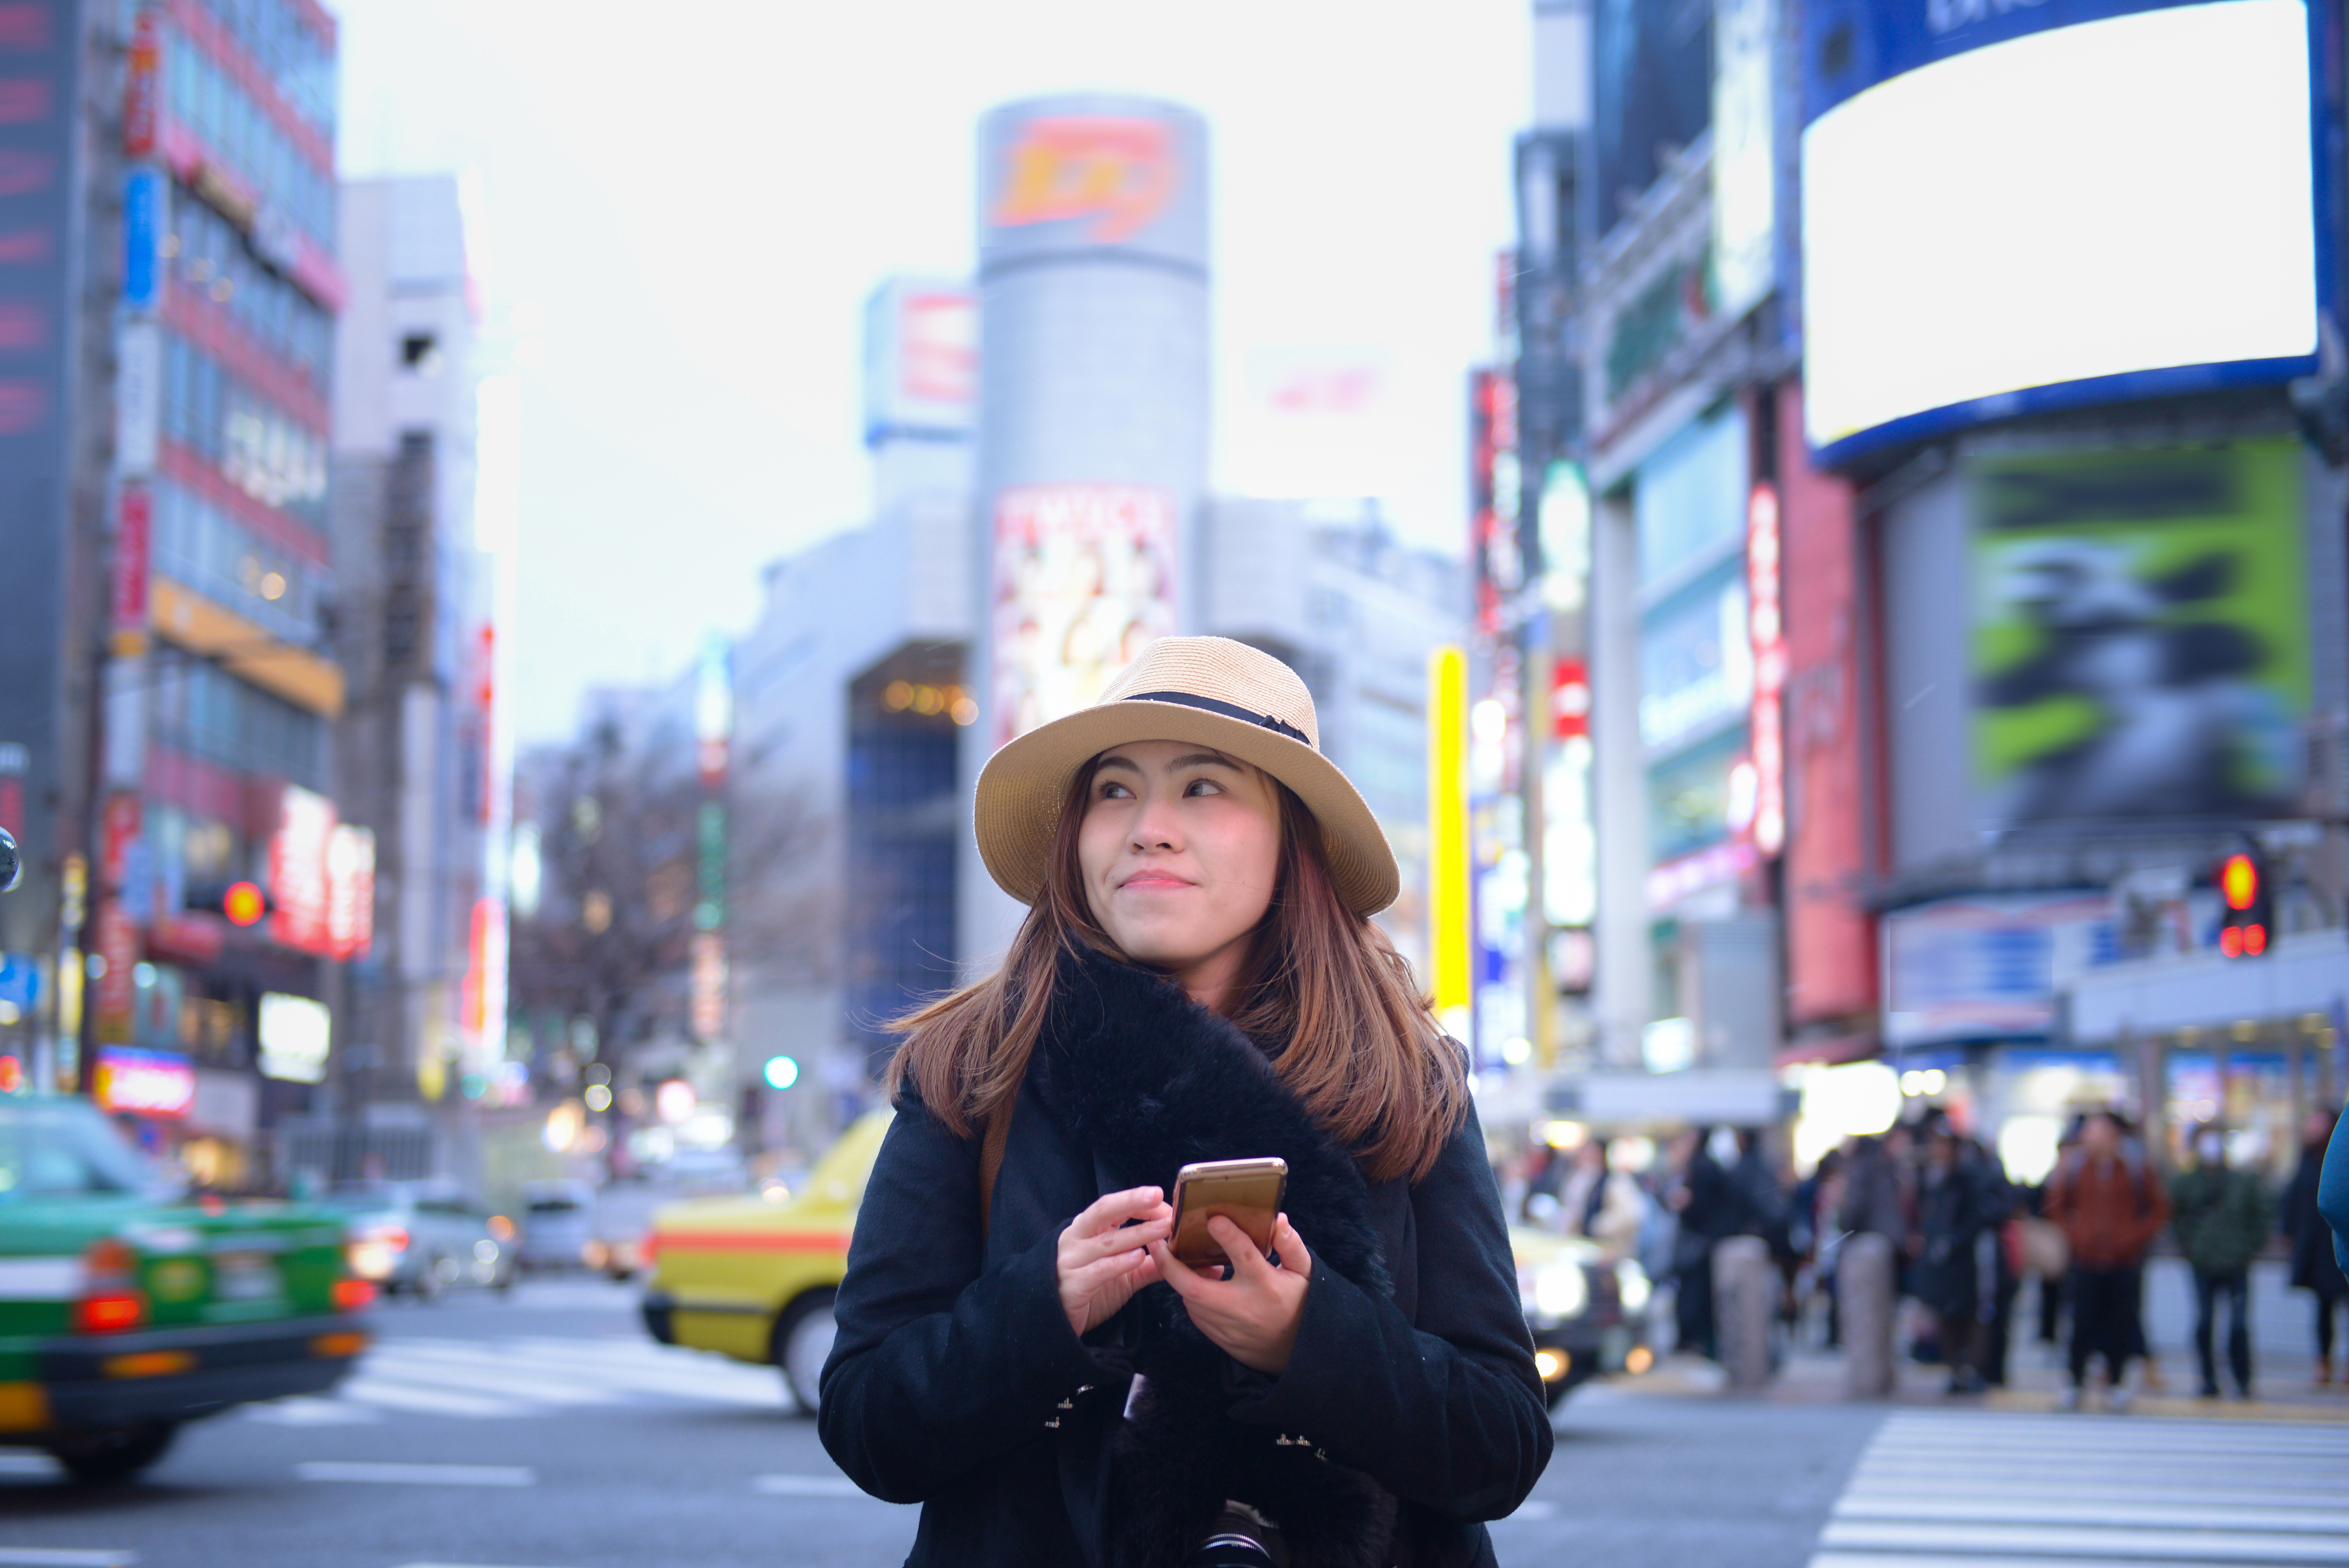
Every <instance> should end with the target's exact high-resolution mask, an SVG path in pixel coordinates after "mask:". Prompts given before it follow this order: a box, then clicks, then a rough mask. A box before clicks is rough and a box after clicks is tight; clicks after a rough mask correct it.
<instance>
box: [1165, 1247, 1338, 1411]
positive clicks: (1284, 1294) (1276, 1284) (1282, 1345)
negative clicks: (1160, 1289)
mask: <svg viewBox="0 0 2349 1568" xmlns="http://www.w3.org/2000/svg"><path fill="white" fill-rule="evenodd" d="M1207 1233H1208V1234H1209V1235H1211V1236H1213V1237H1215V1238H1216V1243H1217V1244H1219V1245H1220V1246H1222V1248H1223V1249H1224V1255H1225V1256H1226V1257H1227V1258H1229V1259H1231V1260H1233V1262H1232V1277H1231V1278H1229V1279H1217V1278H1216V1270H1215V1269H1214V1268H1213V1267H1212V1266H1210V1267H1208V1268H1206V1269H1195V1268H1191V1267H1189V1266H1187V1265H1186V1264H1184V1263H1182V1262H1181V1261H1180V1260H1179V1259H1177V1258H1176V1257H1175V1256H1174V1253H1173V1252H1172V1251H1171V1250H1169V1249H1168V1247H1167V1245H1166V1243H1164V1242H1163V1241H1158V1242H1153V1243H1150V1255H1151V1256H1152V1257H1153V1258H1155V1259H1156V1260H1157V1262H1158V1277H1159V1278H1161V1279H1163V1280H1164V1281H1165V1282H1166V1283H1167V1284H1171V1285H1173V1286H1174V1291H1175V1294H1176V1295H1180V1296H1181V1297H1182V1298H1183V1305H1184V1306H1185V1308H1186V1309H1187V1310H1188V1311H1189V1312H1190V1314H1191V1321H1192V1322H1193V1323H1195V1324H1197V1325H1198V1326H1199V1332H1200V1333H1202V1334H1204V1335H1206V1336H1207V1337H1208V1338H1209V1339H1211V1340H1213V1341H1214V1342H1215V1343H1216V1345H1218V1346H1221V1347H1222V1348H1223V1351H1224V1353H1225V1354H1226V1355H1227V1356H1229V1357H1231V1358H1232V1359H1233V1360H1235V1361H1237V1362H1238V1363H1239V1364H1240V1365H1241V1366H1243V1367H1254V1368H1255V1369H1256V1370H1257V1371H1258V1372H1269V1373H1271V1374H1273V1375H1275V1376H1278V1375H1279V1373H1280V1372H1282V1371H1283V1370H1284V1369H1286V1368H1287V1367H1288V1353H1289V1351H1290V1350H1291V1349H1292V1348H1293V1347H1294V1346H1296V1344H1297V1323H1298V1319H1299V1318H1300V1317H1302V1316H1303V1315H1304V1314H1305V1285H1306V1282H1307V1281H1308V1280H1309V1279H1310V1278H1311V1277H1312V1275H1313V1254H1312V1253H1309V1252H1307V1251H1306V1250H1305V1239H1304V1238H1303V1237H1302V1236H1299V1234H1298V1233H1297V1231H1296V1229H1295V1227H1293V1226H1291V1225H1290V1224H1289V1222H1288V1215H1286V1214H1282V1215H1279V1216H1278V1217H1277V1218H1276V1219H1275V1220H1274V1221H1273V1226H1272V1250H1273V1252H1274V1253H1276V1254H1278V1257H1279V1259H1280V1262H1279V1264H1278V1265H1275V1264H1272V1263H1270V1262H1269V1261H1268V1260H1267V1259H1266V1257H1265V1255H1264V1254H1263V1253H1259V1252H1257V1250H1256V1243H1254V1242H1252V1241H1250V1240H1248V1236H1247V1232H1246V1231H1243V1230H1241V1229H1240V1228H1239V1227H1238V1226H1237V1225H1236V1224H1234V1223H1232V1222H1231V1221H1229V1220H1227V1219H1226V1218H1224V1216H1223V1215H1221V1214H1216V1215H1213V1216H1211V1217H1209V1219H1208V1221H1207Z"/></svg>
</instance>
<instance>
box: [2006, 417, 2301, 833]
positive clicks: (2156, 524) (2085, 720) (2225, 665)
mask: <svg viewBox="0 0 2349 1568" xmlns="http://www.w3.org/2000/svg"><path fill="white" fill-rule="evenodd" d="M2301 464H2302V457H2301V451H2300V446H2299V443H2298V442H2297V441H2295V440H2292V439H2290V438H2275V439H2266V440H2256V441H2243V442H2237V443H2233V444H2231V445H2219V446H2209V447H2178V448H2165V449H2125V450H2111V449H2107V450H2102V451H2095V452H2080V451H2072V452H2033V453H2017V454H2013V455H2004V454H2002V455H1998V456H1993V457H1983V458H1978V459H1973V460H1971V461H1970V462H1969V464H1968V468H1967V476H1966V478H1967V496H1968V504H1969V507H1970V510H1971V520H1972V525H1973V526H1972V535H1971V538H1972V544H1971V551H1972V554H1971V571H1972V574H1973V583H1972V608H1973V670H1972V674H1973V676H1974V701H1973V758H1974V767H1975V777H1976V782H1977V785H1978V786H1979V787H1980V789H1981V790H1982V794H1983V796H1984V798H1985V799H1986V800H1987V802H1988V806H1989V810H1988V812H1987V815H1988V818H1989V820H1990V821H1991V822H1992V823H1993V824H1996V825H2002V826H2019V825H2024V824H2030V823H2085V822H2091V821H2097V820H2113V819H2126V820H2140V821H2143V820H2210V819H2222V820H2223V819H2236V820H2240V819H2247V818H2248V819H2260V818H2272V817H2277V816H2285V815H2290V814H2292V811H2293V810H2294V809H2295V808H2296V806H2297V804H2298V796H2299V791H2300V787H2301V776H2302V759H2303V749H2304V748H2303V742H2302V723H2303V720H2304V718H2305V716H2306V714H2307V712H2308V657H2309V655H2308V583H2307V570H2308V569H2307V556H2306V552H2305V550H2304V548H2303V545H2302V496H2301Z"/></svg>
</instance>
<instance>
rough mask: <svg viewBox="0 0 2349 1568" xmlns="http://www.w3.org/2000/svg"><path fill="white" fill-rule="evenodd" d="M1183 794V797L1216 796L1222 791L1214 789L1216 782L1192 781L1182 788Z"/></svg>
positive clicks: (1207, 780) (1212, 780)
mask: <svg viewBox="0 0 2349 1568" xmlns="http://www.w3.org/2000/svg"><path fill="white" fill-rule="evenodd" d="M1183 793H1184V794H1185V796H1190V795H1216V794H1220V793H1222V791H1221V790H1220V789H1217V788H1216V781H1215V780H1214V779H1192V780H1191V781H1190V782H1189V783H1188V784H1185V785H1184V786H1183Z"/></svg>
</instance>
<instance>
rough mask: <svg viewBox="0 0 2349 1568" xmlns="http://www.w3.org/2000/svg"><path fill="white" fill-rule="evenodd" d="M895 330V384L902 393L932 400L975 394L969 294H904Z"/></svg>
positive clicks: (974, 325) (973, 304)
mask: <svg viewBox="0 0 2349 1568" xmlns="http://www.w3.org/2000/svg"><path fill="white" fill-rule="evenodd" d="M897 334H898V336H897V359H898V373H897V374H898V383H899V385H900V387H902V388H903V390H904V391H905V396H906V397H917V398H920V399H922V400H923V401H925V402H933V403H968V402H971V401H974V400H975V399H976V398H977V397H978V302H977V301H976V300H974V299H973V298H972V297H971V296H970V295H969V294H962V293H955V294H908V295H906V296H905V305H904V308H903V310H902V312H901V314H900V315H899V316H898V320H897Z"/></svg>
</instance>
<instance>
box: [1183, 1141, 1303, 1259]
mask: <svg viewBox="0 0 2349 1568" xmlns="http://www.w3.org/2000/svg"><path fill="white" fill-rule="evenodd" d="M1287 1190H1288V1161H1286V1160H1281V1159H1277V1158H1275V1159H1266V1160H1203V1161H1199V1162H1198V1163H1197V1164H1195V1165H1185V1166H1184V1167H1183V1169H1181V1170H1180V1171H1176V1172H1174V1243H1173V1247H1174V1255H1175V1256H1176V1257H1177V1258H1179V1259H1181V1260H1182V1261H1183V1262H1184V1263H1185V1264H1190V1265H1191V1266H1192V1267H1193V1268H1206V1267H1207V1266H1208V1265H1210V1264H1224V1263H1227V1262H1229V1261H1230V1260H1228V1259H1227V1258H1226V1257H1225V1256H1224V1249H1223V1245H1222V1243H1219V1242H1217V1241H1216V1238H1215V1237H1214V1236H1212V1235H1210V1234H1209V1233H1208V1232H1207V1219H1208V1217H1209V1216H1210V1215H1214V1214H1221V1215H1223V1216H1224V1217H1225V1218H1226V1219H1227V1220H1229V1221H1231V1222H1232V1223H1234V1224H1236V1225H1237V1226H1238V1227H1239V1228H1240V1229H1241V1230H1243V1231H1246V1232H1247V1237H1248V1240H1250V1241H1252V1242H1254V1243H1256V1244H1257V1251H1258V1252H1261V1253H1264V1254H1265V1255H1266V1256H1267V1257H1270V1256H1271V1255H1272V1222H1273V1217H1274V1216H1275V1215H1277V1214H1278V1213H1279V1212H1280V1199H1281V1195H1282V1193H1283V1192H1285V1191H1287Z"/></svg>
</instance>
